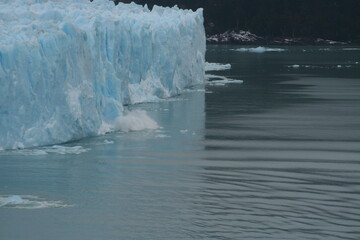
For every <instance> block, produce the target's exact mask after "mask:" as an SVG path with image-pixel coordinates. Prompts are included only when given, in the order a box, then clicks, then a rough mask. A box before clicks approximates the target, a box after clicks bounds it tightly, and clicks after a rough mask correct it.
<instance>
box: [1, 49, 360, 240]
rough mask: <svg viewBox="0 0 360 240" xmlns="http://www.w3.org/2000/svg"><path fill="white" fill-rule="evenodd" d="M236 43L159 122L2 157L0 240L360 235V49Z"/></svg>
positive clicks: (155, 113)
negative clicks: (255, 48) (217, 82)
mask: <svg viewBox="0 0 360 240" xmlns="http://www.w3.org/2000/svg"><path fill="white" fill-rule="evenodd" d="M235 48H240V47H237V46H209V47H208V53H207V61H208V62H217V63H231V64H232V69H231V70H225V71H220V72H211V74H217V75H222V76H227V77H229V78H232V79H242V80H244V84H227V85H225V86H210V85H207V86H206V92H204V91H201V90H199V91H193V92H189V93H185V94H183V95H181V96H179V97H177V98H174V99H172V100H171V101H166V102H162V103H152V104H143V105H138V106H134V107H132V109H137V108H141V109H144V110H146V111H147V112H148V114H149V115H150V116H151V117H152V118H153V119H154V120H156V121H157V122H158V123H159V125H161V126H162V128H161V129H158V130H151V131H150V130H148V131H140V132H131V133H115V134H110V135H106V136H102V137H97V138H91V139H85V140H82V141H80V142H75V143H71V144H67V145H65V146H62V147H55V148H45V149H32V150H23V151H16V152H2V153H0V239H1V240H25V239H26V240H29V239H34V240H35V239H36V240H43V239H44V240H49V239H51V240H57V239H59V240H64V239H71V240H81V239H86V240H92V239H94V240H107V239H156V240H159V239H276V240H280V239H284V240H285V239H299V240H303V239H312V240H313V239H324V240H325V239H326V240H329V239H360V64H359V62H360V47H358V48H353V47H352V49H348V47H336V48H327V47H294V48H286V51H270V52H264V53H253V52H243V51H233V50H231V49H235ZM46 152H47V153H48V154H46V155H45V153H46ZM61 153H62V154H61ZM14 195H16V196H14ZM9 196H13V197H10V198H9ZM9 199H10V200H12V201H13V202H12V203H10V204H6V201H9ZM1 201H2V202H1Z"/></svg>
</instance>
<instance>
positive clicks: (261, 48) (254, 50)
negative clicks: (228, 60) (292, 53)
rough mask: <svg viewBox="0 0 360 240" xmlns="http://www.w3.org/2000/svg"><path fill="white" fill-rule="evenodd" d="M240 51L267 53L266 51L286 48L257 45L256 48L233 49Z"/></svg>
mask: <svg viewBox="0 0 360 240" xmlns="http://www.w3.org/2000/svg"><path fill="white" fill-rule="evenodd" d="M232 50H233V51H238V52H250V53H265V52H284V51H286V49H283V48H268V47H261V46H260V47H256V48H237V49H232Z"/></svg>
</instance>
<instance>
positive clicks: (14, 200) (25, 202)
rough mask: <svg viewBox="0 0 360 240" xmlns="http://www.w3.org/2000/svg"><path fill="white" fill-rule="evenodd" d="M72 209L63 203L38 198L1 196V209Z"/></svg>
mask: <svg viewBox="0 0 360 240" xmlns="http://www.w3.org/2000/svg"><path fill="white" fill-rule="evenodd" d="M60 207H71V206H70V205H67V204H64V203H63V202H61V201H46V200H45V199H42V198H39V197H37V196H27V195H25V196H19V195H9V196H0V208H20V209H41V208H60Z"/></svg>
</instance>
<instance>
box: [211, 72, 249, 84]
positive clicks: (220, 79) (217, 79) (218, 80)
mask: <svg viewBox="0 0 360 240" xmlns="http://www.w3.org/2000/svg"><path fill="white" fill-rule="evenodd" d="M205 77H206V80H207V84H208V85H210V86H224V85H226V84H229V83H243V80H236V79H231V78H227V77H225V76H219V75H213V74H206V76H205Z"/></svg>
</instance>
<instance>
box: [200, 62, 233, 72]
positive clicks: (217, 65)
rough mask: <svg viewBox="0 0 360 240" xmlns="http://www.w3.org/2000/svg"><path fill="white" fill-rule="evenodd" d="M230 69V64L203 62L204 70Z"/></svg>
mask: <svg viewBox="0 0 360 240" xmlns="http://www.w3.org/2000/svg"><path fill="white" fill-rule="evenodd" d="M228 69H231V64H221V63H208V62H206V63H205V71H207V72H208V71H222V70H228Z"/></svg>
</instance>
